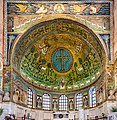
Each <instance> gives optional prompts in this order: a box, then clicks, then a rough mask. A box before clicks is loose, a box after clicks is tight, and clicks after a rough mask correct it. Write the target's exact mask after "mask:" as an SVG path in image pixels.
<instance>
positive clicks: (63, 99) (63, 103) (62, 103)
mask: <svg viewBox="0 0 117 120" xmlns="http://www.w3.org/2000/svg"><path fill="white" fill-rule="evenodd" d="M59 110H68V98H67V96H66V95H61V96H60V98H59Z"/></svg>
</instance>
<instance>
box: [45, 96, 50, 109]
mask: <svg viewBox="0 0 117 120" xmlns="http://www.w3.org/2000/svg"><path fill="white" fill-rule="evenodd" d="M50 106H51V103H50V95H49V94H43V109H44V110H50Z"/></svg>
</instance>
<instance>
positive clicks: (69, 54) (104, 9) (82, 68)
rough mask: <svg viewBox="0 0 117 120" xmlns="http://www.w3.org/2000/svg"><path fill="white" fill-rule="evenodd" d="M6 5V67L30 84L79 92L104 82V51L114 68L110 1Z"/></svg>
mask: <svg viewBox="0 0 117 120" xmlns="http://www.w3.org/2000/svg"><path fill="white" fill-rule="evenodd" d="M4 5H5V6H4V9H5V23H7V25H6V24H5V26H4V27H5V29H4V31H5V32H4V34H5V36H4V43H5V45H4V64H5V65H8V66H11V68H12V69H13V71H14V72H15V73H17V76H19V78H21V79H22V80H24V81H25V82H26V83H27V84H30V85H34V86H35V87H36V88H39V89H43V90H50V91H55V92H66V91H74V90H79V89H82V88H84V87H86V86H88V85H91V84H93V83H94V82H96V80H97V79H98V78H99V77H100V75H101V73H102V72H103V70H104V68H105V64H106V54H105V51H106V52H107V55H108V60H109V61H111V63H112V61H113V59H112V54H111V53H112V52H113V51H112V49H111V48H112V36H113V35H112V23H113V21H112V5H113V4H112V2H111V1H107V2H106V1H105V0H99V1H98V0H96V1H95V2H94V1H89V0H85V1H81V0H79V1H75V2H71V1H67V2H65V1H61V2H56V1H52V2H50V1H46V2H45V1H43V2H42V1H30V2H27V1H25V0H24V1H20V0H17V1H16V0H13V1H10V0H5V4H4ZM104 48H105V49H104ZM108 60H107V61H108ZM6 81H7V79H6ZM7 84H8V83H6V82H5V85H6V86H5V89H6V90H7V89H10V87H9V84H10V81H9V84H8V86H7ZM16 86H17V85H16ZM17 87H18V86H17ZM19 91H21V93H23V92H22V90H19ZM14 93H17V91H14ZM24 93H25V92H24ZM84 99H85V98H84Z"/></svg>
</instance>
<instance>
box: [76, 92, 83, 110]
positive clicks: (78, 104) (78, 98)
mask: <svg viewBox="0 0 117 120" xmlns="http://www.w3.org/2000/svg"><path fill="white" fill-rule="evenodd" d="M82 105H83V102H82V94H81V93H78V94H77V95H76V109H77V110H79V108H81V107H82Z"/></svg>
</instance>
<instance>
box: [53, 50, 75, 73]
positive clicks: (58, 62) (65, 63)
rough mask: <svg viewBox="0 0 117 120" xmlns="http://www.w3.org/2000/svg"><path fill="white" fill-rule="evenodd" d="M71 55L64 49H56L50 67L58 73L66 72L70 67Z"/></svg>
mask: <svg viewBox="0 0 117 120" xmlns="http://www.w3.org/2000/svg"><path fill="white" fill-rule="evenodd" d="M72 63H73V62H72V55H71V53H70V51H68V50H67V49H65V48H58V49H57V50H56V51H55V52H54V53H53V54H52V65H53V67H54V69H55V70H57V71H58V72H67V71H68V70H69V69H70V68H71V66H72Z"/></svg>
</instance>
